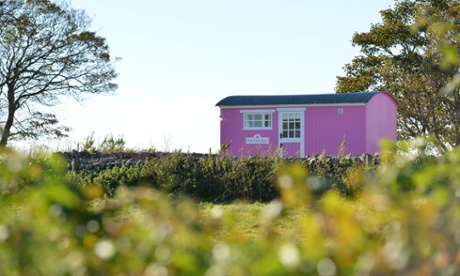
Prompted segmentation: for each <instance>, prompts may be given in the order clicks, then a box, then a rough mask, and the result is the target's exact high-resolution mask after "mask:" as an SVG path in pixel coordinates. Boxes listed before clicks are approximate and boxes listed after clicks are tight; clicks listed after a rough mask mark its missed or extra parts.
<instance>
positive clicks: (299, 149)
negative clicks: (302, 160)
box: [278, 108, 305, 157]
mask: <svg viewBox="0 0 460 276" xmlns="http://www.w3.org/2000/svg"><path fill="white" fill-rule="evenodd" d="M278 111H279V114H278V118H279V120H278V121H279V124H278V126H279V127H278V130H279V143H278V144H279V149H280V156H283V157H293V156H296V157H305V145H304V143H305V142H304V118H305V117H304V114H305V108H292V109H291V108H279V109H278Z"/></svg>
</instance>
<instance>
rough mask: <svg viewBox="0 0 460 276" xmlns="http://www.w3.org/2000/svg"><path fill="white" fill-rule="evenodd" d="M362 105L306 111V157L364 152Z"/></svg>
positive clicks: (363, 108)
mask: <svg viewBox="0 0 460 276" xmlns="http://www.w3.org/2000/svg"><path fill="white" fill-rule="evenodd" d="M364 124H365V106H364V105H356V106H355V105H353V106H317V107H307V110H306V111H305V154H306V155H314V154H320V153H322V152H325V153H326V154H328V155H336V154H339V152H340V146H341V144H342V142H344V141H345V152H344V153H345V154H348V153H351V154H362V153H363V152H364V151H365V128H364Z"/></svg>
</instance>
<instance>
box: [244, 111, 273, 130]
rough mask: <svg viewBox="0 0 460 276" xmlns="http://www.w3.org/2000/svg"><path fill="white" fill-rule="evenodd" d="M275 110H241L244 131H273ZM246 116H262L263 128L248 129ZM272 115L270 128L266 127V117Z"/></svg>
mask: <svg viewBox="0 0 460 276" xmlns="http://www.w3.org/2000/svg"><path fill="white" fill-rule="evenodd" d="M275 111H276V110H275V109H254V110H240V113H242V114H243V130H271V129H273V113H275ZM246 115H261V116H262V127H247V126H246ZM266 115H270V126H269V127H266V126H265V122H266V120H265V116H266Z"/></svg>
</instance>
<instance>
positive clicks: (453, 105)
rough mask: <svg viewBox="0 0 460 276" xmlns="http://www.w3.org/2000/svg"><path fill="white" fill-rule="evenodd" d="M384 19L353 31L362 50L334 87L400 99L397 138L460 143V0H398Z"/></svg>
mask: <svg viewBox="0 0 460 276" xmlns="http://www.w3.org/2000/svg"><path fill="white" fill-rule="evenodd" d="M380 14H381V17H382V22H381V23H378V24H373V25H371V28H370V30H369V31H368V32H363V33H355V34H354V36H353V40H352V43H353V46H359V47H360V52H361V55H359V56H357V57H355V58H354V59H353V60H352V62H351V63H350V64H346V65H345V66H344V70H345V76H342V77H337V85H336V91H337V92H338V93H342V92H349V91H362V92H364V91H370V90H372V91H385V92H388V93H390V94H391V95H392V96H393V97H394V98H395V99H396V101H397V102H398V103H399V108H398V126H399V127H398V134H399V138H402V139H408V138H409V139H410V138H414V137H417V136H426V135H429V136H431V137H433V138H434V141H435V146H436V147H437V148H438V150H439V151H446V150H447V149H449V148H450V147H453V146H457V145H460V86H459V81H458V80H459V69H460V62H459V60H460V59H459V52H460V6H459V3H458V1H454V0H401V1H398V0H396V1H395V5H394V7H393V8H389V9H386V10H382V11H381V12H380Z"/></svg>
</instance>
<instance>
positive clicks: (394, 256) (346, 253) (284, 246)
mask: <svg viewBox="0 0 460 276" xmlns="http://www.w3.org/2000/svg"><path fill="white" fill-rule="evenodd" d="M408 148H409V147H408ZM408 148H407V149H408ZM387 149H389V150H392V151H389V152H387V153H385V154H384V156H383V157H382V164H381V165H380V166H379V167H378V168H377V169H375V170H374V171H373V172H372V173H369V174H366V173H363V172H362V171H361V168H354V169H353V170H351V171H348V172H347V173H346V175H344V176H343V179H345V180H346V181H345V182H344V183H346V185H348V186H349V187H354V186H357V187H360V188H359V189H355V191H354V193H353V196H347V195H346V194H344V193H343V192H342V191H341V190H339V189H329V190H327V191H324V192H322V193H317V192H316V191H317V189H318V187H321V185H322V184H321V181H324V180H323V178H320V177H318V176H317V175H311V174H309V173H308V170H307V169H306V167H305V164H301V163H298V162H295V161H292V162H289V164H288V162H279V163H278V161H279V160H278V161H276V162H272V161H273V160H271V161H270V159H263V160H265V161H267V164H266V165H265V166H266V171H264V168H265V167H262V168H260V167H259V166H257V165H256V164H258V163H256V162H259V161H257V159H256V158H254V159H251V158H248V159H244V160H243V161H235V160H233V159H232V158H229V157H225V156H224V157H222V158H218V159H216V160H213V159H212V158H213V157H209V158H211V159H208V160H206V159H204V160H203V161H200V162H209V163H206V165H203V166H202V167H200V166H197V165H196V162H191V161H190V160H188V159H187V157H186V156H185V157H181V158H179V157H175V158H173V159H171V160H168V162H167V161H166V160H162V161H161V162H165V163H156V164H151V166H147V167H145V168H138V169H139V171H136V173H135V176H132V174H131V172H130V173H128V172H127V171H124V170H127V169H126V168H124V169H123V168H121V169H120V170H121V172H118V174H121V175H123V178H122V179H123V180H122V181H120V183H121V185H122V187H119V188H118V189H114V190H113V197H112V198H108V197H106V196H105V195H106V194H105V193H106V191H105V188H108V187H112V185H113V186H114V187H117V185H120V184H115V183H116V182H117V181H118V180H117V179H116V178H115V177H113V178H110V177H109V176H105V177H103V178H102V177H101V176H92V177H93V181H92V182H91V183H93V184H88V183H86V184H85V183H82V182H75V181H74V180H78V181H81V178H79V177H75V175H74V176H73V177H72V176H71V175H70V176H69V173H68V172H66V171H65V170H64V167H65V166H64V162H63V160H60V159H59V158H58V157H55V156H38V157H36V158H33V159H32V158H25V157H22V156H19V155H17V154H15V153H14V152H6V151H5V152H2V153H1V154H0V189H1V190H0V191H1V193H0V264H1V265H0V275H458V274H459V272H460V246H459V245H460V202H459V201H460V151H459V149H454V150H452V151H451V152H448V153H447V154H445V155H443V156H440V157H438V158H433V157H430V156H426V155H423V154H418V155H414V154H412V153H411V152H413V151H411V150H407V149H406V148H404V147H402V149H399V150H400V151H402V152H401V153H398V154H396V153H395V146H394V145H389V146H387ZM217 160H218V161H217ZM269 161H270V162H269ZM158 162H160V161H158ZM233 162H237V163H238V162H241V163H238V166H236V165H235V164H234V163H233ZM273 164H276V170H275V171H276V173H273V171H274V170H273ZM155 166H159V167H161V168H165V169H167V170H165V171H163V172H161V171H160V170H155ZM229 167H230V168H232V170H230V169H229ZM204 168H206V170H207V172H208V173H206V174H196V173H195V170H202V169H203V170H204ZM149 170H153V171H154V172H155V174H158V175H157V176H156V178H155V179H157V182H153V181H152V179H151V178H149V177H150V175H153V174H154V173H152V171H149ZM233 171H237V172H240V173H241V174H243V175H245V177H246V178H245V181H244V182H242V183H246V186H236V187H238V188H239V189H240V190H243V192H242V191H229V192H228V193H235V197H240V195H241V194H238V193H243V194H244V195H246V194H248V195H258V194H269V193H270V192H267V191H265V190H263V189H265V187H264V186H260V183H258V182H257V178H262V179H273V180H274V183H275V184H274V186H273V189H276V193H277V195H278V197H277V198H276V199H274V200H272V201H271V202H270V203H268V204H266V205H265V206H264V208H262V209H263V211H262V212H261V213H260V215H259V217H260V219H259V222H258V225H259V229H258V231H259V232H258V234H257V235H256V238H251V239H248V238H246V237H245V236H244V235H239V234H238V233H237V232H235V231H233V230H232V229H234V228H235V225H237V224H238V223H239V221H238V213H225V212H222V210H221V209H219V208H212V211H211V212H210V214H208V215H207V216H210V218H209V217H207V218H204V217H203V216H204V214H203V212H201V209H202V208H203V206H201V205H198V204H196V203H195V202H194V201H192V200H190V199H187V198H188V197H186V196H178V197H175V198H174V199H171V196H168V194H167V193H163V192H160V191H159V189H160V188H161V189H166V190H168V189H169V190H170V191H174V190H180V191H183V193H184V195H185V194H191V195H193V193H194V191H193V190H195V189H196V193H200V194H206V193H209V194H210V195H211V194H214V193H215V192H218V193H220V194H221V195H223V196H225V192H226V190H225V188H226V186H225V185H223V186H218V187H213V186H210V185H208V182H209V183H212V181H216V182H217V181H221V182H222V183H232V181H234V180H233V178H232V176H233V175H234V174H233V173H229V172H233ZM167 172H176V174H175V175H174V176H172V175H169V174H168V173H167ZM249 172H250V173H251V175H254V179H253V178H251V177H250V173H249ZM160 173H161V174H160ZM246 173H247V175H246ZM197 175H198V176H200V175H201V176H200V177H203V176H205V175H209V176H208V178H204V179H202V178H200V177H196V176H197ZM210 175H214V176H213V177H210ZM87 177H88V178H90V176H87ZM97 177H101V178H100V179H96V178H97ZM142 177H146V179H145V181H147V185H144V186H139V185H137V182H138V181H139V179H141V178H142ZM95 179H96V180H95ZM134 179H136V180H134ZM104 181H106V182H104ZM112 181H113V182H112ZM149 181H152V182H149ZM186 181H189V182H187V185H185V186H186V187H185V186H183V185H184V184H183V182H186ZM226 181H227V182H226ZM267 181H268V180H267ZM141 182H142V181H141ZM96 183H99V184H96ZM200 183H206V184H204V185H202V184H200ZM133 184H136V185H134V186H132V185H133ZM248 184H250V185H248ZM193 185H196V186H193ZM232 185H233V184H232ZM189 187H192V188H193V189H192V191H190V190H188V189H189ZM219 189H222V190H219ZM273 193H274V192H273ZM178 195H180V193H179V194H178ZM230 198H231V197H230V196H229V197H228V198H227V199H230ZM293 210H302V212H304V214H305V215H304V216H302V217H301V218H300V219H298V220H296V224H295V225H293V227H294V228H296V231H293V232H291V233H290V234H289V235H283V233H280V232H279V231H278V229H277V228H276V227H277V226H276V225H277V221H279V220H281V219H285V217H286V216H289V214H291V213H292V212H291V211H293ZM205 221H206V222H205ZM222 228H225V229H227V231H225V233H228V234H227V235H225V236H222V235H221V233H222Z"/></svg>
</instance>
